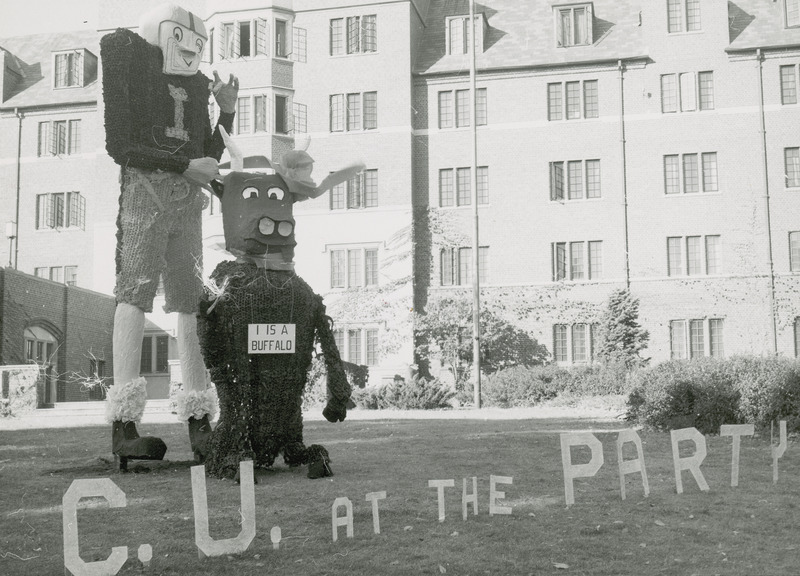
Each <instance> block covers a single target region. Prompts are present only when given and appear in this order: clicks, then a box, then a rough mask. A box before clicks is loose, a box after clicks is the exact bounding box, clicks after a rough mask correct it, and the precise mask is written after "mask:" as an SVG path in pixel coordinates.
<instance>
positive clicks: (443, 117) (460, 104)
mask: <svg viewBox="0 0 800 576" xmlns="http://www.w3.org/2000/svg"><path fill="white" fill-rule="evenodd" d="M469 93H470V91H469V90H455V91H453V90H446V91H442V92H439V128H464V127H468V126H469V125H470V107H471V106H470V102H469ZM486 102H487V98H486V88H478V89H477V90H476V91H475V125H476V126H486V123H487V113H486Z"/></svg>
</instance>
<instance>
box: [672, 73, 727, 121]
mask: <svg viewBox="0 0 800 576" xmlns="http://www.w3.org/2000/svg"><path fill="white" fill-rule="evenodd" d="M713 109H714V73H713V72H697V73H694V72H684V73H680V74H663V75H662V76H661V111H662V112H664V113H667V112H679V111H680V112H693V111H695V110H713Z"/></svg>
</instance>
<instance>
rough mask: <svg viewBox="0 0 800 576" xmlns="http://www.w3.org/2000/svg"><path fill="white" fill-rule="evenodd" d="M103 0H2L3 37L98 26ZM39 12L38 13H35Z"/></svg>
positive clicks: (0, 20)
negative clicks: (100, 5) (99, 10)
mask: <svg viewBox="0 0 800 576" xmlns="http://www.w3.org/2000/svg"><path fill="white" fill-rule="evenodd" d="M100 1H101V0H2V1H0V38H8V37H10V36H26V35H28V34H40V33H44V32H68V31H71V30H81V29H87V28H88V29H95V28H96V27H97V4H98V2H100ZM34 15H35V16H34Z"/></svg>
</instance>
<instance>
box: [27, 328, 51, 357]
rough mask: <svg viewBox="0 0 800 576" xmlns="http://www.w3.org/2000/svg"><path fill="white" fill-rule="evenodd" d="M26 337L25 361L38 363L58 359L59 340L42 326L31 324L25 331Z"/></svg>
mask: <svg viewBox="0 0 800 576" xmlns="http://www.w3.org/2000/svg"><path fill="white" fill-rule="evenodd" d="M23 336H24V338H25V361H26V362H35V363H36V364H50V363H54V362H55V361H56V358H55V353H56V344H57V343H58V341H57V340H56V337H55V336H53V335H52V334H51V333H50V332H49V331H48V330H46V329H44V328H42V327H41V326H29V327H27V328H25V330H24V332H23Z"/></svg>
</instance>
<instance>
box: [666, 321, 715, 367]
mask: <svg viewBox="0 0 800 576" xmlns="http://www.w3.org/2000/svg"><path fill="white" fill-rule="evenodd" d="M723 328H724V320H723V319H722V318H709V319H694V320H671V321H670V323H669V339H670V357H671V358H672V359H673V360H688V359H691V358H702V357H703V356H714V357H721V356H723V355H724V346H723Z"/></svg>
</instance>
